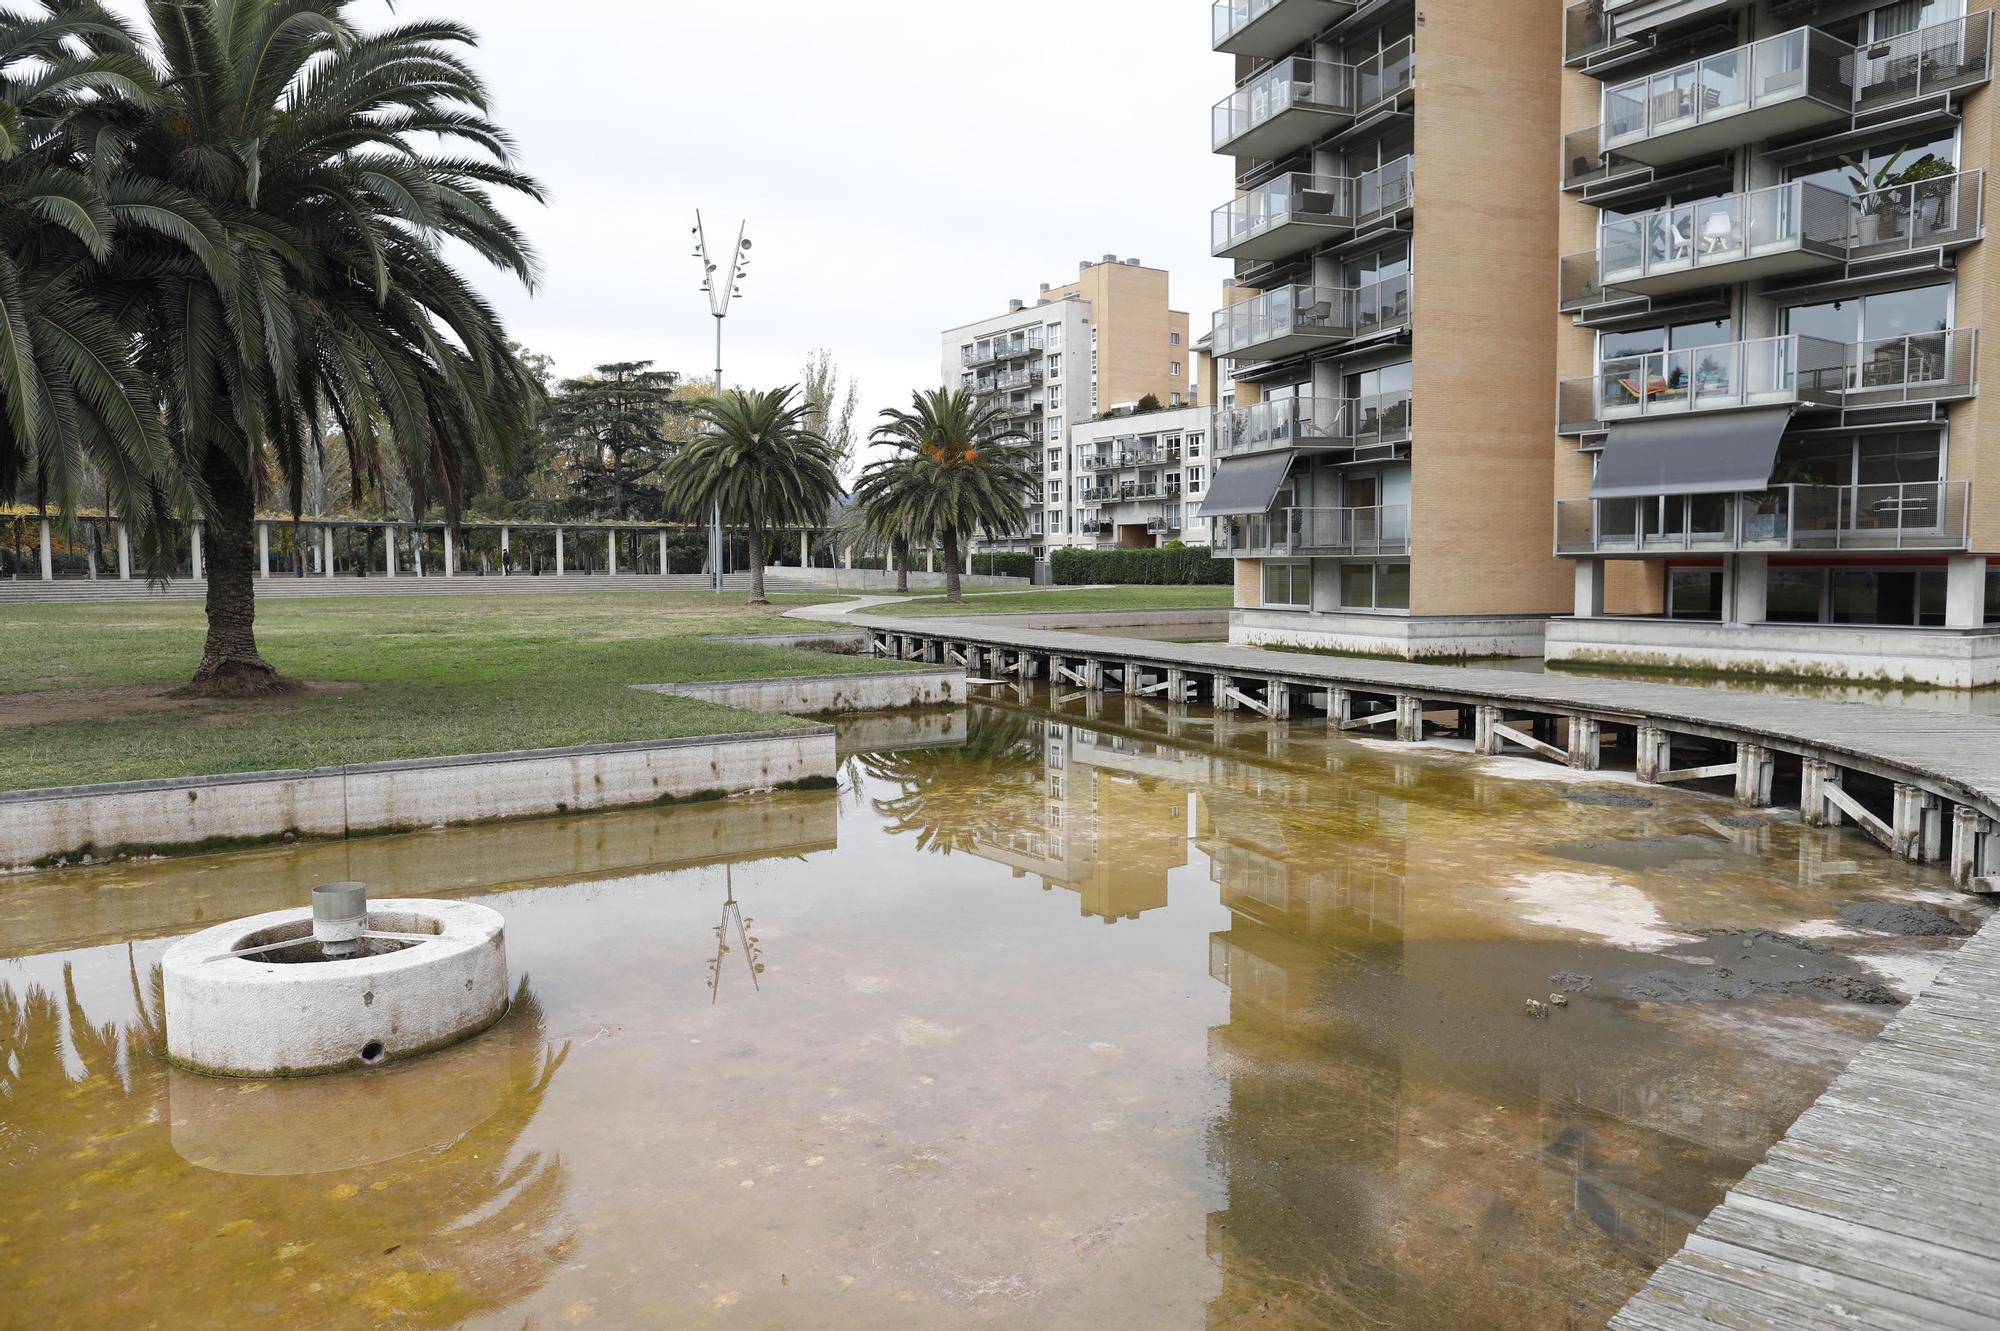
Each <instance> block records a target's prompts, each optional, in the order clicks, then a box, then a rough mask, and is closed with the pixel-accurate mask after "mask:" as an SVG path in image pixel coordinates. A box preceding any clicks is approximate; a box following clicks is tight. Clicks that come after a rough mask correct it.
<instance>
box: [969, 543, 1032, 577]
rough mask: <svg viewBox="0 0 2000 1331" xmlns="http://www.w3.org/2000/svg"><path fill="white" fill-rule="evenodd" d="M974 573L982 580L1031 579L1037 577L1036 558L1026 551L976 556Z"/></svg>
mask: <svg viewBox="0 0 2000 1331" xmlns="http://www.w3.org/2000/svg"><path fill="white" fill-rule="evenodd" d="M972 571H973V572H974V573H975V574H977V575H979V576H980V577H982V578H1029V579H1032V578H1033V577H1034V576H1035V557H1034V556H1033V555H1031V554H1028V553H1027V552H1026V551H1018V550H1017V551H1010V552H1002V553H999V554H990V555H974V556H973V557H972Z"/></svg>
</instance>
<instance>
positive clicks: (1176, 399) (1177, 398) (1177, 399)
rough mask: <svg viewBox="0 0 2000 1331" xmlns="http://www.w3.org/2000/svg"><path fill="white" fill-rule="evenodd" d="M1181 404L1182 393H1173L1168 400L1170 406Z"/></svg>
mask: <svg viewBox="0 0 2000 1331" xmlns="http://www.w3.org/2000/svg"><path fill="white" fill-rule="evenodd" d="M1180 404H1181V395H1180V394H1179V393H1174V394H1172V395H1171V396H1170V397H1169V399H1168V402H1167V405H1168V406H1170V407H1178V406H1179V405H1180Z"/></svg>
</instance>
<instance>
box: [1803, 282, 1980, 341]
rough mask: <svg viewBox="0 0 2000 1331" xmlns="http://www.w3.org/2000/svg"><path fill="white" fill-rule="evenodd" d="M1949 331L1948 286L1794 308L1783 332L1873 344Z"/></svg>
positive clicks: (1887, 292) (1889, 292) (1949, 304)
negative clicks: (1874, 342) (1947, 329)
mask: <svg viewBox="0 0 2000 1331" xmlns="http://www.w3.org/2000/svg"><path fill="white" fill-rule="evenodd" d="M1949 327H1951V287H1950V285H1949V284H1944V285H1940V286H1930V287H1912V288H1911V289H1909V290H1907V291H1884V292H1881V293H1879V294H1877V295H1873V296H1864V297H1862V298H1861V299H1860V300H1836V301H1832V302H1829V303H1827V304H1824V305H1795V306H1793V307H1792V308H1791V309H1789V310H1787V311H1785V331H1786V332H1788V333H1803V334H1806V335H1807V336H1810V337H1824V338H1827V339H1829V340H1831V341H1834V342H1861V341H1872V340H1875V339H1878V338H1886V337H1902V336H1904V335H1905V334H1909V333H1935V332H1939V331H1941V330H1943V329H1946V328H1949Z"/></svg>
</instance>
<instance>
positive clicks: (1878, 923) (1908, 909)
mask: <svg viewBox="0 0 2000 1331" xmlns="http://www.w3.org/2000/svg"><path fill="white" fill-rule="evenodd" d="M1840 922H1841V923H1842V924H1851V925H1853V926H1854V927H1855V928H1857V929H1872V930H1874V931H1875V932H1876V933H1883V934H1901V935H1903V937H1905V938H1966V937H1970V936H1971V934H1972V930H1971V929H1970V928H1969V927H1967V926H1966V925H1963V924H1960V923H1959V922H1958V921H1957V920H1954V919H1953V918H1952V917H1951V916H1949V915H1947V914H1945V913H1944V912H1943V911H1941V910H1932V909H1931V908H1930V907H1928V906H1912V905H1908V904H1906V903H1902V902H1895V901H1850V902H1848V903H1847V904H1846V905H1845V906H1842V907H1841V908H1840Z"/></svg>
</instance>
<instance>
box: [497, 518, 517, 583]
mask: <svg viewBox="0 0 2000 1331" xmlns="http://www.w3.org/2000/svg"><path fill="white" fill-rule="evenodd" d="M513 553H514V532H513V529H512V528H510V527H502V528H501V529H500V576H502V577H505V576H506V575H507V556H508V555H511V554H513Z"/></svg>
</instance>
